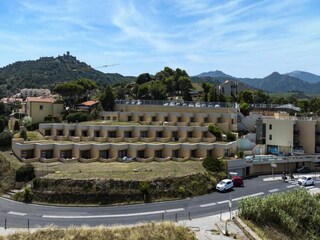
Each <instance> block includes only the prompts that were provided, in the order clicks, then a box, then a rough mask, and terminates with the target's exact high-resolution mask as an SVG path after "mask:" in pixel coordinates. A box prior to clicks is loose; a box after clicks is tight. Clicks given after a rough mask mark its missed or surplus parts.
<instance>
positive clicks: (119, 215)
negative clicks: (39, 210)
mask: <svg viewBox="0 0 320 240" xmlns="http://www.w3.org/2000/svg"><path fill="white" fill-rule="evenodd" d="M160 213H165V211H164V210H161V211H154V212H141V213H127V214H113V215H111V214H110V215H92V216H76V215H75V216H57V215H43V216H42V217H43V218H63V219H75V218H80V219H81V218H114V217H132V216H143V215H152V214H160Z"/></svg>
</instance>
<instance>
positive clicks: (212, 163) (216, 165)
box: [202, 157, 226, 173]
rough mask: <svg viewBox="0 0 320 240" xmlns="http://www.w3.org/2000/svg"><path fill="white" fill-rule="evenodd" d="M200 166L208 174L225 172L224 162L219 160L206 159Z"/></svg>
mask: <svg viewBox="0 0 320 240" xmlns="http://www.w3.org/2000/svg"><path fill="white" fill-rule="evenodd" d="M202 166H203V167H204V168H205V169H206V170H207V171H209V172H215V173H219V172H225V171H226V164H225V162H224V161H223V159H219V158H211V157H206V158H205V159H204V160H203V162H202Z"/></svg>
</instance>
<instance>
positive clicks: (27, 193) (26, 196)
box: [23, 187, 33, 203]
mask: <svg viewBox="0 0 320 240" xmlns="http://www.w3.org/2000/svg"><path fill="white" fill-rule="evenodd" d="M32 200H33V193H32V190H31V188H30V187H26V188H25V189H24V192H23V201H24V202H26V203H30V202H32Z"/></svg>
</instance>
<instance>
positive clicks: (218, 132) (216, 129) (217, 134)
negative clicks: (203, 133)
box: [208, 124, 222, 141]
mask: <svg viewBox="0 0 320 240" xmlns="http://www.w3.org/2000/svg"><path fill="white" fill-rule="evenodd" d="M208 130H209V132H210V133H211V134H212V135H214V136H215V137H216V138H217V140H219V141H220V140H221V138H222V131H221V130H220V128H219V127H218V126H217V124H210V125H209V128H208Z"/></svg>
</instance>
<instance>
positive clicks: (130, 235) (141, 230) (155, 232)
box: [0, 222, 196, 240]
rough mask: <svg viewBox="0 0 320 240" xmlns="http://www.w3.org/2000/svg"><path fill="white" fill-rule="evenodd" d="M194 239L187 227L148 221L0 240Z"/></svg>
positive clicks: (20, 234) (47, 230)
mask: <svg viewBox="0 0 320 240" xmlns="http://www.w3.org/2000/svg"><path fill="white" fill-rule="evenodd" d="M18 239H19V240H56V239H60V240H71V239H72V240H73V239H76V240H85V239H90V240H101V239H103V240H122V239H123V240H167V239H170V240H195V239H196V237H195V234H194V232H192V231H190V230H189V229H187V228H185V227H182V226H176V225H174V223H171V222H164V223H160V224H155V223H148V224H145V225H140V226H135V227H115V228H106V227H104V226H100V227H96V228H88V227H80V228H76V227H70V228H68V229H61V228H56V227H50V228H48V229H45V230H38V231H36V232H34V233H30V232H19V233H15V234H13V235H9V236H7V237H3V238H1V237H0V240H18Z"/></svg>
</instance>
